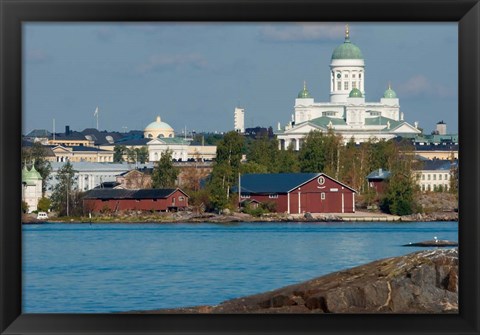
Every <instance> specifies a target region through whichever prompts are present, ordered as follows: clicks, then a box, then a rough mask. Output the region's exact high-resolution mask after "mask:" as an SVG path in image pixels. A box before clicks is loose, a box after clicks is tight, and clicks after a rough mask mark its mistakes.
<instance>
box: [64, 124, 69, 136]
mask: <svg viewBox="0 0 480 335" xmlns="http://www.w3.org/2000/svg"><path fill="white" fill-rule="evenodd" d="M68 135H70V126H65V136H68Z"/></svg>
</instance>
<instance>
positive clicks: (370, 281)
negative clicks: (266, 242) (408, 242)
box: [149, 249, 458, 313]
mask: <svg viewBox="0 0 480 335" xmlns="http://www.w3.org/2000/svg"><path fill="white" fill-rule="evenodd" d="M151 312H152V311H149V313H151ZM155 312H156V313H457V312H458V250H457V249H437V250H427V251H421V252H416V253H412V254H409V255H405V256H401V257H395V258H388V259H383V260H379V261H375V262H372V263H369V264H366V265H362V266H359V267H355V268H352V269H349V270H345V271H340V272H335V273H332V274H329V275H326V276H322V277H319V278H316V279H313V280H309V281H307V282H303V283H300V284H296V285H291V286H287V287H284V288H280V289H277V290H274V291H270V292H266V293H262V294H256V295H252V296H248V297H244V298H238V299H233V300H229V301H226V302H223V303H221V304H220V305H218V306H198V307H191V308H180V309H168V310H167V309H165V310H158V311H154V313H155Z"/></svg>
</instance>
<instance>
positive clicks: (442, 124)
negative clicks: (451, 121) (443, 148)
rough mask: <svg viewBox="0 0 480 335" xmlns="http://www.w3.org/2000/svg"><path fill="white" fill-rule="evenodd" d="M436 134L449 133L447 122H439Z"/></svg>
mask: <svg viewBox="0 0 480 335" xmlns="http://www.w3.org/2000/svg"><path fill="white" fill-rule="evenodd" d="M435 134H437V135H447V124H446V123H445V122H443V120H442V121H440V122H438V123H437V128H436V129H435Z"/></svg>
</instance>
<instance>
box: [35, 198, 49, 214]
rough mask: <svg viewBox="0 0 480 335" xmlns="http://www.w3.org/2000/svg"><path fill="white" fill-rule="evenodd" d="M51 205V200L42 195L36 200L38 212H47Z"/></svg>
mask: <svg viewBox="0 0 480 335" xmlns="http://www.w3.org/2000/svg"><path fill="white" fill-rule="evenodd" d="M51 205H52V202H51V201H50V199H48V198H45V197H42V198H40V199H39V200H38V204H37V208H38V210H39V211H40V212H48V210H49V209H50V206H51Z"/></svg>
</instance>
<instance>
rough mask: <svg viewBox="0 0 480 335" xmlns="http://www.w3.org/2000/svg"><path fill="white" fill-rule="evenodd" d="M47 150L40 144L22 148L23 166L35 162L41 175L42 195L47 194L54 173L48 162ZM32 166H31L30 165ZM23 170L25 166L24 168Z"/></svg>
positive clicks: (36, 143)
mask: <svg viewBox="0 0 480 335" xmlns="http://www.w3.org/2000/svg"><path fill="white" fill-rule="evenodd" d="M47 150H48V149H47V148H46V147H45V146H43V145H42V144H41V143H40V142H35V143H33V145H32V146H31V147H23V148H22V160H23V162H22V163H23V164H30V162H34V164H35V169H36V170H37V171H38V173H40V175H41V176H42V179H43V183H42V194H45V191H46V187H47V181H48V179H49V178H50V174H51V172H52V166H51V164H50V162H49V161H48V160H47ZM28 166H30V165H28ZM22 168H23V166H22Z"/></svg>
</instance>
